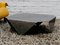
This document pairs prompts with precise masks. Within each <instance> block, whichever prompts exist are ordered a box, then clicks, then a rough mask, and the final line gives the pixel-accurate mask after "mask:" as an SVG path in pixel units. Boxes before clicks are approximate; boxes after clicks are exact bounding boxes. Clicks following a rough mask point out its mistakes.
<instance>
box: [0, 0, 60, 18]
mask: <svg viewBox="0 0 60 45" xmlns="http://www.w3.org/2000/svg"><path fill="white" fill-rule="evenodd" d="M0 1H2V0H0ZM3 1H6V2H7V3H8V5H9V7H8V9H9V11H10V15H14V14H16V13H23V12H26V13H39V14H49V15H55V16H56V17H57V19H60V0H3Z"/></svg>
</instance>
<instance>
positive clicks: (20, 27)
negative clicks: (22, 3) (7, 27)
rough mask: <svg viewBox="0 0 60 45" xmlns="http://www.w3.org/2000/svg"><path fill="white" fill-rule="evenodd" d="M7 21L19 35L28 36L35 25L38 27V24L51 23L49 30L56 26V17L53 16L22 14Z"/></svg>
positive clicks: (10, 17)
mask: <svg viewBox="0 0 60 45" xmlns="http://www.w3.org/2000/svg"><path fill="white" fill-rule="evenodd" d="M7 19H8V20H9V22H10V23H11V25H12V26H13V27H14V28H15V30H16V32H17V33H18V34H26V33H27V32H29V31H30V29H31V28H32V27H33V26H34V25H35V26H36V23H38V22H42V23H43V22H44V21H45V22H46V21H47V22H49V25H50V26H49V27H50V28H49V29H51V28H52V27H51V25H53V26H54V23H55V19H56V17H55V16H53V15H44V14H31V13H21V14H16V15H12V16H9V17H7ZM39 25H40V24H39ZM35 28H36V27H35ZM32 31H33V30H32ZM32 33H33V32H32Z"/></svg>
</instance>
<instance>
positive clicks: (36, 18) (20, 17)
mask: <svg viewBox="0 0 60 45" xmlns="http://www.w3.org/2000/svg"><path fill="white" fill-rule="evenodd" d="M54 18H55V16H54V15H46V14H32V13H20V14H15V15H12V16H8V17H7V19H9V20H17V21H25V22H41V21H50V20H52V19H54Z"/></svg>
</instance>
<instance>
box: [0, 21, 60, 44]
mask: <svg viewBox="0 0 60 45" xmlns="http://www.w3.org/2000/svg"><path fill="white" fill-rule="evenodd" d="M0 45H60V20H56V23H55V30H54V31H53V32H52V33H49V34H37V35H25V36H24V35H17V34H16V33H11V32H10V26H9V25H8V24H7V23H5V24H0Z"/></svg>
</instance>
